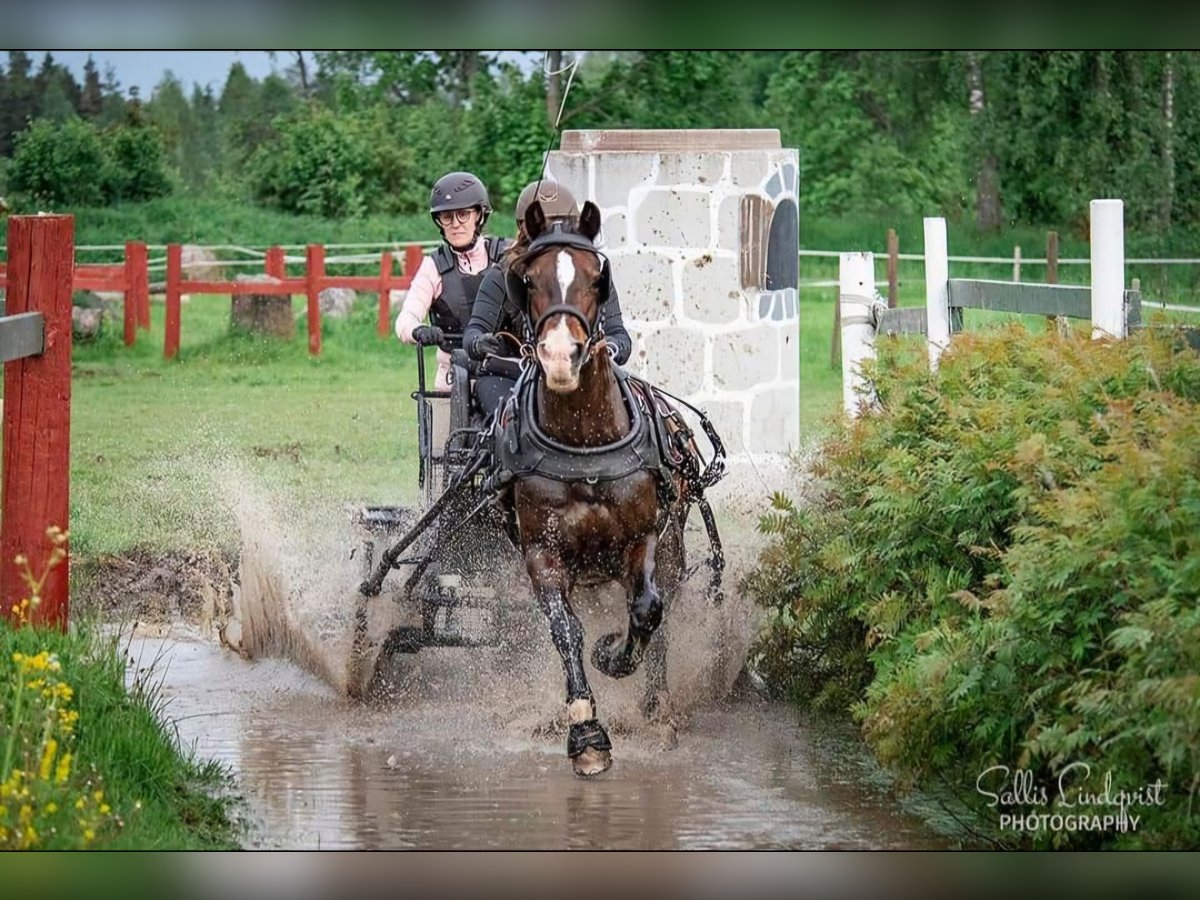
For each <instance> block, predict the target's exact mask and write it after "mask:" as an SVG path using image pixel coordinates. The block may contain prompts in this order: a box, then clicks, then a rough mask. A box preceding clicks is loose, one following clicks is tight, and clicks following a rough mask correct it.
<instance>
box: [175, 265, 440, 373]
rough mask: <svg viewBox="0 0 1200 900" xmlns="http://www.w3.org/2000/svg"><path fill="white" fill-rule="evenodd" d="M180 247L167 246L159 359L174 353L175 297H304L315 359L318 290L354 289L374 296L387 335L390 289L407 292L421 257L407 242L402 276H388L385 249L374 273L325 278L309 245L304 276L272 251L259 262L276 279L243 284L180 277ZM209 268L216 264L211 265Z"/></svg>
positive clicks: (177, 324)
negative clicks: (290, 271) (163, 332)
mask: <svg viewBox="0 0 1200 900" xmlns="http://www.w3.org/2000/svg"><path fill="white" fill-rule="evenodd" d="M182 252H183V251H182V247H181V246H180V245H179V244H170V245H168V247H167V330H166V336H165V338H164V342H163V355H164V356H165V357H166V358H167V359H171V358H172V357H174V356H175V355H176V354H177V353H178V352H179V331H180V318H181V317H180V297H181V296H182V295H183V294H185V293H186V294H230V295H233V294H247V293H255V294H267V295H275V296H289V297H290V296H292V295H293V294H303V295H304V296H305V297H306V298H307V299H308V303H307V307H306V309H307V312H306V314H305V318H306V320H307V322H308V351H309V353H312V354H313V355H314V356H315V355H317V354H319V353H320V352H321V308H320V296H321V291H323V290H325V289H326V288H331V287H344V288H351V289H353V290H356V291H378V292H379V316H378V319H379V325H378V329H379V333H380V335H385V336H386V335H387V334H388V333H389V331H390V327H391V326H390V318H391V315H390V309H389V300H388V295H389V293H390V292H391V291H394V290H407V289H408V288H409V287H410V286H411V285H412V279H413V275H415V274H416V272H417V268H418V267H419V266H420V265H421V260H422V258H423V254H422V251H421V248H420V246H418V245H417V244H409V245H408V246H407V247H405V250H404V274H403V275H394V274H393V273H392V251H390V250H385V251H383V252H382V253H381V254H380V257H379V274H378V275H327V274H326V273H325V246H324V245H323V244H309V245H308V246H307V247H306V248H305V254H304V274H303V275H292V276H289V275H288V274H287V266H286V264H285V261H284V255H283V249H282V248H280V247H271V248H270V249H268V250H267V255H266V259H265V261H264V270H265V272H266V274H268V275H270V276H272V277H273V278H275V279H276V280H275V281H273V282H271V281H268V282H258V281H256V282H245V281H201V280H191V279H187V278H184V277H183V265H182ZM213 265H216V266H219V265H220V263H219V262H216V263H213Z"/></svg>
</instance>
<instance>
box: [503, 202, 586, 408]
mask: <svg viewBox="0 0 1200 900" xmlns="http://www.w3.org/2000/svg"><path fill="white" fill-rule="evenodd" d="M524 225H525V233H526V235H527V236H528V238H529V247H528V249H527V250H526V251H525V252H524V253H523V254H522V255H521V257H520V258H519V259H517V260H516V261H515V262H514V264H513V266H512V268H511V270H510V272H509V296H510V297H512V298H513V299H514V300H516V301H517V303H518V304H519V305H520V307H521V309H522V310H523V311H524V313H525V315H526V316H527V317H528V319H529V322H530V323H531V325H532V331H533V339H534V342H535V345H536V355H537V361H538V364H539V365H540V366H541V367H542V371H543V372H544V373H545V375H546V386H547V387H548V388H550V390H552V391H559V392H562V393H568V392H570V391H574V390H576V389H577V388H578V387H579V373H580V371H581V370H582V369H583V367H584V366H585V365H587V364H588V362H589V360H590V359H591V358H592V356H593V355H594V353H595V352H596V349H597V348H598V346H599V345H600V341H601V340H602V339H603V337H604V332H603V330H602V328H601V326H600V308H601V306H603V304H604V301H605V300H606V299H608V290H609V270H608V260H607V259H605V258H604V257H603V256H602V255H601V254H600V253H599V251H597V250H596V248H595V246H594V244H593V241H594V240H595V237H596V235H597V234H599V232H600V210H599V208H598V207H597V206H596V204H594V203H592V202H591V201H588V202H587V203H585V204H584V205H583V210H582V212H581V213H580V214H579V220H578V222H575V221H574V220H572V219H565V220H556V221H554V222H553V223H548V222H547V220H546V216H545V213H544V212H543V211H542V206H541V204H540V203H537V202H534V203H532V204H530V206H529V209H528V210H527V211H526V213H525V221H524Z"/></svg>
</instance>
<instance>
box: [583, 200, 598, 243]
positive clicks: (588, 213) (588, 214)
mask: <svg viewBox="0 0 1200 900" xmlns="http://www.w3.org/2000/svg"><path fill="white" fill-rule="evenodd" d="M579 233H580V234H582V235H583V236H584V237H585V238H587V239H588V240H589V241H594V240H596V235H598V234H599V233H600V207H598V206H597V205H596V204H595V203H593V202H592V201H591V200H588V201H587V202H586V203H584V204H583V211H582V212H581V213H580V214H579Z"/></svg>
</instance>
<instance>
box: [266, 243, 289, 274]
mask: <svg viewBox="0 0 1200 900" xmlns="http://www.w3.org/2000/svg"><path fill="white" fill-rule="evenodd" d="M266 273H267V274H268V275H270V276H271V277H272V278H281V279H282V278H286V277H287V266H286V265H285V263H284V259H283V248H282V247H268V248H267V262H266Z"/></svg>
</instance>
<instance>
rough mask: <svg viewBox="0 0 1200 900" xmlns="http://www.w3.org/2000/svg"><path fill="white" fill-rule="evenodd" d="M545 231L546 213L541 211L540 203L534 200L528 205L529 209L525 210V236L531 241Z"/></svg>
mask: <svg viewBox="0 0 1200 900" xmlns="http://www.w3.org/2000/svg"><path fill="white" fill-rule="evenodd" d="M545 230H546V212H545V210H543V209H542V204H541V202H540V201H538V200H534V201H533V202H532V203H530V204H529V209H527V210H525V234H526V235H528V236H529V240H531V241H533V240H536V239H537V237H538V235H540V234H541V233H542V232H543V231H545Z"/></svg>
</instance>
